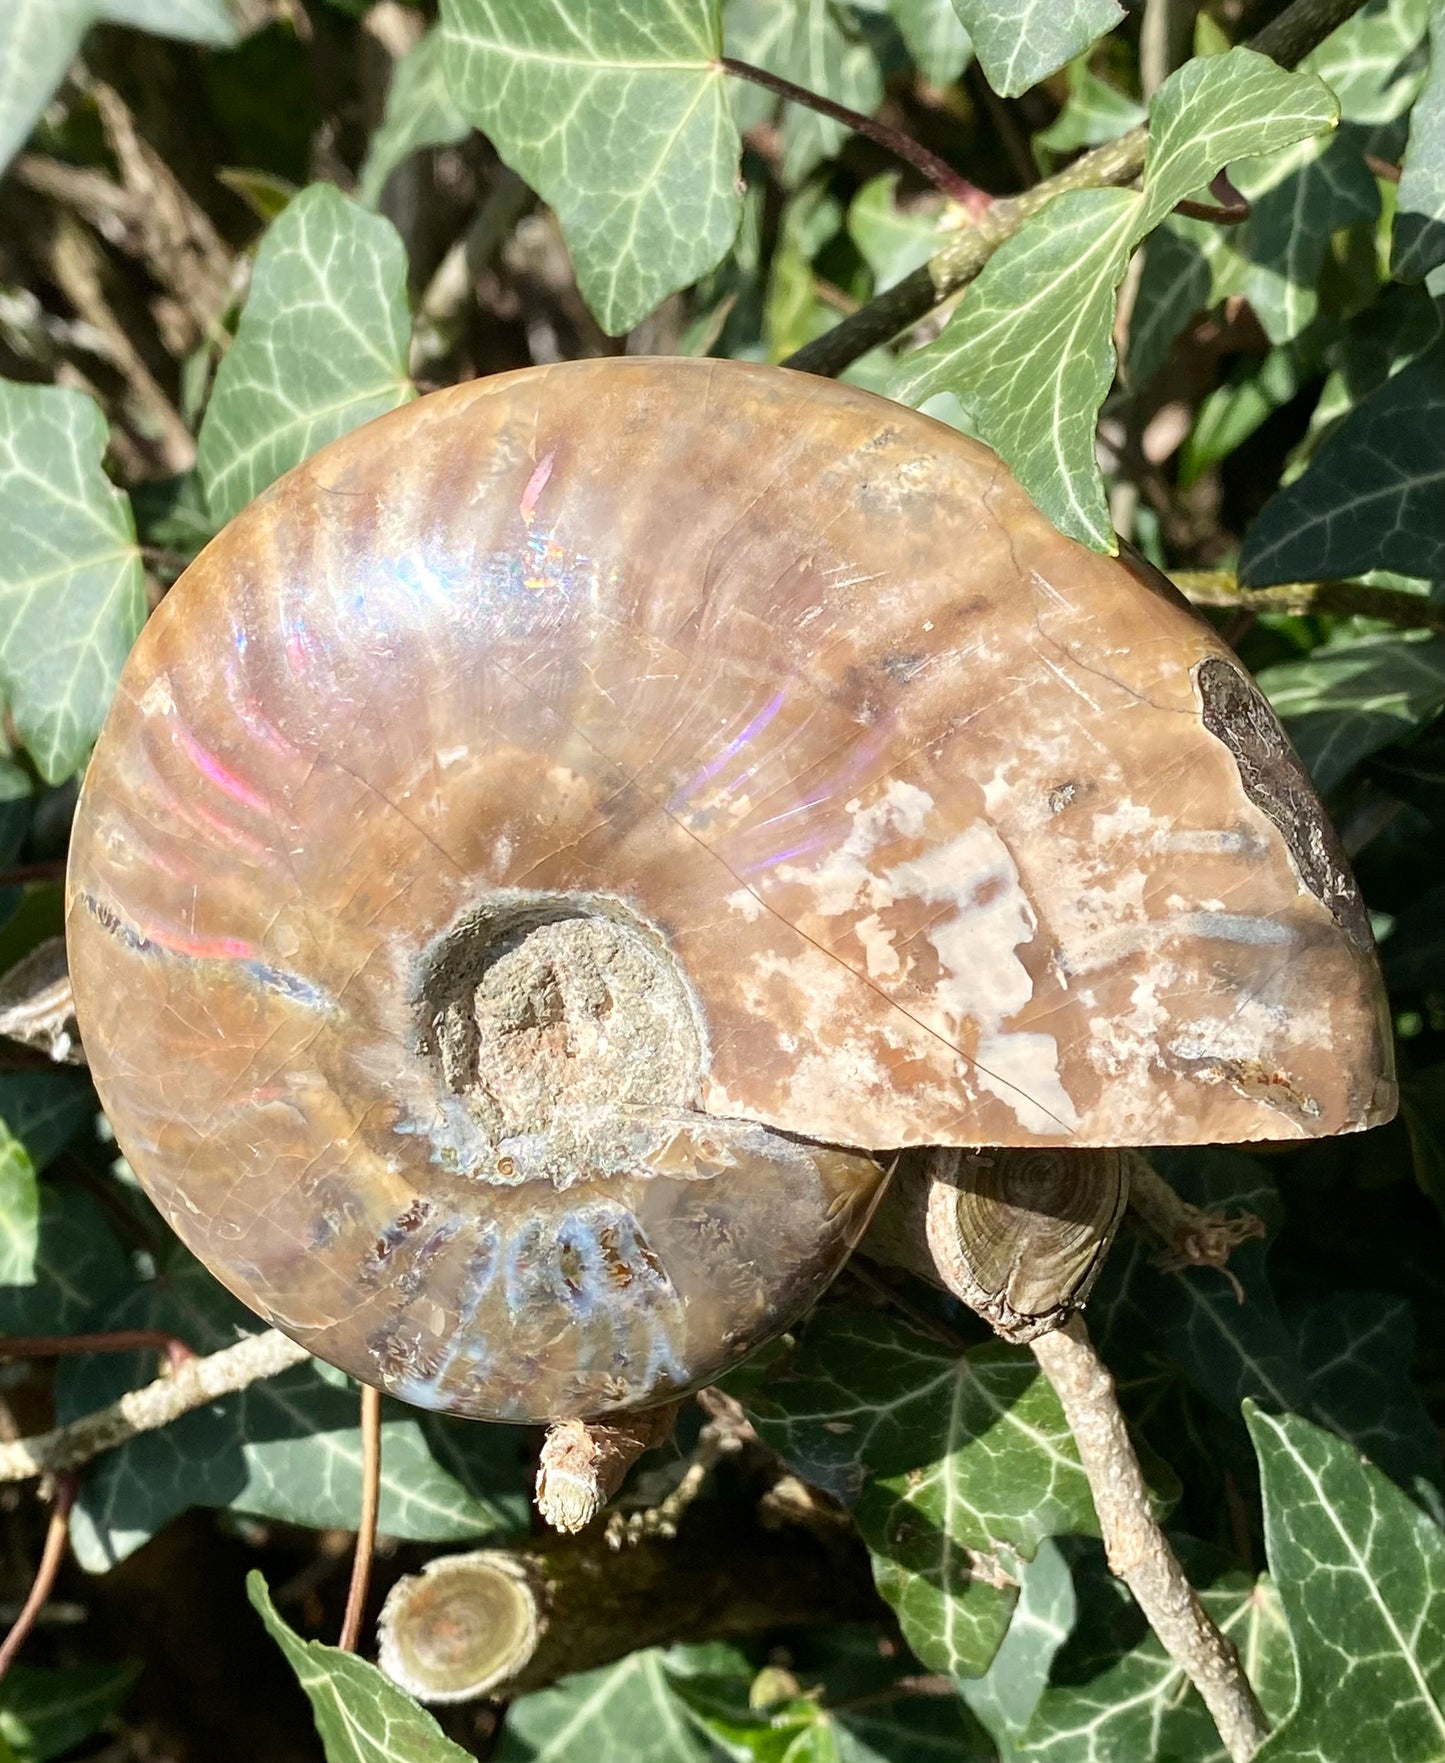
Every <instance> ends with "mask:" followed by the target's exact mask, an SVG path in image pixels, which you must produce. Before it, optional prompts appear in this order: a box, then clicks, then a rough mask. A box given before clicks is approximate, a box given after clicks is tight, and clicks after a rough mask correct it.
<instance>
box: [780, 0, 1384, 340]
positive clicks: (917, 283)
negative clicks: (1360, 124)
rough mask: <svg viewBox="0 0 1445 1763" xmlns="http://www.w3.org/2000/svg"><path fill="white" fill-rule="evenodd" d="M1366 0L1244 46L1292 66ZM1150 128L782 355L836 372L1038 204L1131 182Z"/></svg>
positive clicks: (902, 325)
mask: <svg viewBox="0 0 1445 1763" xmlns="http://www.w3.org/2000/svg"><path fill="white" fill-rule="evenodd" d="M1363 4H1364V0H1294V4H1293V5H1292V6H1290V7H1288V8H1287V9H1286V10H1285V11H1284V12H1282V13H1281V14H1280V16H1279V17H1278V18H1276V19H1274V20H1273V21H1272V22H1271V23H1269V24H1267V25H1266V26H1265V27H1264V29H1263V30H1262V31H1260V32H1259V33H1258V35H1257V36H1255V37H1253V38H1251V39H1250V42H1249V47H1250V48H1251V49H1254V50H1256V51H1257V52H1258V53H1259V54H1261V55H1268V56H1270V57H1271V58H1272V59H1273V60H1275V61H1277V62H1278V63H1279V64H1280V66H1281V67H1294V66H1295V65H1296V64H1297V63H1298V62H1299V61H1301V60H1303V58H1304V57H1305V56H1306V55H1307V54H1308V53H1309V52H1310V50H1311V49H1314V48H1315V47H1317V46H1318V45H1319V44H1320V43H1322V42H1323V41H1324V39H1325V38H1326V37H1327V36H1328V35H1329V34H1330V32H1331V31H1333V30H1334V29H1335V28H1336V27H1337V26H1339V25H1341V24H1343V23H1344V21H1345V20H1346V19H1347V18H1349V17H1351V15H1352V14H1354V13H1356V12H1358V11H1359V9H1360V7H1361V6H1362V5H1363ZM1148 145H1149V131H1148V129H1147V128H1146V127H1145V126H1144V125H1143V124H1142V123H1141V124H1140V125H1139V126H1138V127H1137V128H1132V129H1130V130H1129V131H1128V132H1127V133H1126V134H1122V135H1120V136H1119V137H1118V139H1117V140H1113V141H1108V142H1106V143H1105V144H1104V145H1103V146H1102V147H1095V148H1094V149H1093V150H1092V152H1089V153H1084V154H1082V155H1080V157H1079V158H1078V159H1076V160H1075V161H1074V162H1073V164H1072V165H1068V166H1066V167H1065V168H1064V169H1063V171H1061V172H1057V173H1056V174H1055V175H1054V176H1053V177H1051V178H1045V179H1044V180H1043V181H1042V182H1041V183H1038V184H1035V185H1034V187H1033V188H1032V189H1031V190H1025V191H1024V192H1023V194H1022V195H1019V196H1006V197H1000V198H999V199H998V200H997V201H995V202H993V203H991V204H990V205H989V207H988V208H987V209H986V210H985V211H984V213H983V214H982V215H981V216H980V218H979V219H978V220H976V221H975V223H974V224H973V225H972V226H970V227H967V228H965V229H964V230H963V231H962V232H960V233H958V234H956V235H955V236H954V237H953V238H951V239H950V240H949V241H948V242H947V243H946V244H945V245H944V246H943V247H942V248H941V249H940V250H939V251H937V252H936V253H935V254H934V256H933V257H931V258H930V259H929V261H928V262H927V263H925V264H924V265H923V266H922V267H921V268H920V269H915V270H914V271H913V272H912V273H911V274H910V275H906V276H904V278H903V280H902V281H900V282H895V283H894V285H893V286H892V287H891V288H887V289H885V290H884V292H883V293H881V294H879V295H878V296H877V297H876V298H875V299H872V300H870V301H869V302H868V303H867V305H866V306H860V307H859V309H858V311H857V312H855V313H854V314H853V316H852V317H851V318H845V319H844V320H843V322H842V323H841V324H837V325H834V327H833V329H832V330H830V331H825V332H824V334H823V335H822V336H821V337H818V338H817V339H816V340H815V341H813V342H811V343H807V344H805V345H804V347H803V348H801V349H799V350H798V351H797V352H796V353H795V354H793V355H790V356H789V357H788V358H787V360H786V361H785V362H784V363H783V366H784V367H792V368H796V369H798V370H799V371H800V372H803V373H817V374H825V375H829V374H837V373H841V372H842V371H843V369H844V368H845V367H847V366H848V365H849V364H850V363H851V362H854V361H857V360H858V358H859V357H860V356H863V355H866V354H867V353H868V351H869V350H870V349H876V348H877V347H878V345H879V344H880V343H887V342H889V341H891V339H892V338H894V337H896V336H897V335H898V333H899V332H900V331H905V330H908V329H909V328H910V327H911V326H913V325H915V324H917V323H918V321H919V319H921V318H922V317H924V316H925V314H927V313H928V312H931V311H932V310H933V308H934V307H935V306H937V305H938V304H939V303H940V302H941V301H943V300H946V299H947V298H948V297H949V295H950V294H955V293H957V292H958V290H959V289H960V288H962V287H966V286H967V284H968V283H969V282H971V281H973V280H974V279H975V278H976V277H977V276H978V275H979V274H980V272H981V271H982V269H983V266H984V265H985V264H986V263H987V262H988V260H989V258H990V257H992V256H993V254H994V252H995V251H996V250H997V249H998V248H999V246H1000V245H1001V244H1003V242H1004V240H1005V239H1009V238H1012V237H1013V235H1014V234H1015V233H1016V232H1018V231H1019V230H1020V229H1021V228H1022V227H1023V226H1024V224H1025V223H1026V222H1027V221H1029V220H1032V219H1033V217H1034V215H1036V214H1037V213H1038V212H1039V210H1040V209H1041V208H1043V207H1045V206H1046V205H1047V204H1048V203H1050V202H1052V201H1053V199H1054V197H1055V196H1062V195H1064V194H1066V193H1067V192H1068V191H1070V190H1098V189H1105V188H1107V187H1109V186H1110V185H1115V184H1128V183H1132V182H1133V180H1134V179H1135V178H1136V177H1138V176H1139V174H1140V172H1142V171H1143V169H1144V157H1145V152H1146V150H1147V148H1148Z"/></svg>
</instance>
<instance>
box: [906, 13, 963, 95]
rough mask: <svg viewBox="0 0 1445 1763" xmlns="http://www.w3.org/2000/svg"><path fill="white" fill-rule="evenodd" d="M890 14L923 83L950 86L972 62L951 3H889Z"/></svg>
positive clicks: (961, 27)
mask: <svg viewBox="0 0 1445 1763" xmlns="http://www.w3.org/2000/svg"><path fill="white" fill-rule="evenodd" d="M889 10H890V11H891V12H892V14H893V22H894V23H895V24H896V25H897V26H898V34H899V36H901V37H902V38H903V41H904V44H905V46H906V47H907V49H908V53H909V54H910V55H911V56H912V57H913V59H914V62H915V63H916V65H917V67H918V71H919V72H920V73H921V74H922V75H923V77H924V79H926V80H928V81H929V82H930V84H932V85H935V86H948V85H952V83H953V82H954V80H956V79H957V78H958V76H959V75H960V74H961V73H962V72H963V71H964V69H965V68H966V67H967V66H968V64H969V62H970V61H972V60H973V44H972V43H971V42H970V41H969V36H968V32H967V31H966V30H964V28H963V26H962V24H960V22H959V18H958V13H957V12H956V11H955V10H954V7H953V0H891V5H890V7H889Z"/></svg>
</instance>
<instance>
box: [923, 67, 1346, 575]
mask: <svg viewBox="0 0 1445 1763" xmlns="http://www.w3.org/2000/svg"><path fill="white" fill-rule="evenodd" d="M1336 114H1337V112H1336V106H1335V102H1334V99H1333V98H1332V97H1331V95H1330V93H1329V92H1328V91H1327V89H1326V88H1325V87H1324V86H1323V85H1321V84H1320V82H1319V81H1318V80H1316V79H1314V78H1312V77H1311V76H1309V75H1304V74H1291V73H1285V72H1284V71H1283V70H1282V69H1281V68H1279V67H1277V66H1276V65H1275V64H1274V62H1272V61H1270V60H1268V59H1267V58H1266V57H1265V56H1263V55H1256V54H1255V53H1254V52H1253V51H1252V50H1249V49H1232V50H1230V51H1229V53H1228V54H1227V55H1216V56H1209V57H1206V58H1205V59H1203V60H1196V61H1190V62H1188V63H1186V65H1185V66H1184V67H1182V68H1181V69H1180V70H1179V72H1178V73H1176V74H1174V75H1173V76H1172V77H1171V78H1170V79H1168V80H1166V81H1165V83H1164V85H1163V86H1161V87H1160V89H1159V91H1158V93H1157V94H1156V95H1155V98H1154V101H1153V103H1152V104H1151V105H1150V107H1149V117H1150V129H1151V138H1150V148H1149V161H1148V164H1147V166H1146V169H1145V176H1144V187H1143V189H1142V190H1141V191H1140V192H1139V193H1138V194H1137V195H1136V194H1133V193H1132V192H1130V191H1127V190H1080V191H1076V192H1074V193H1072V194H1069V195H1064V196H1058V197H1056V198H1055V199H1054V200H1053V201H1052V202H1050V203H1049V204H1048V206H1047V207H1046V208H1045V209H1044V210H1043V211H1042V213H1040V214H1039V215H1037V216H1036V217H1035V218H1034V220H1032V221H1031V222H1030V223H1029V224H1028V225H1027V226H1026V227H1024V229H1023V230H1022V231H1021V232H1019V233H1018V234H1016V235H1015V236H1014V237H1013V238H1012V239H1009V240H1007V241H1006V242H1005V243H1004V244H1003V245H1002V246H1001V247H1000V248H999V250H998V251H997V252H995V254H994V256H993V257H992V258H991V259H990V261H989V263H988V264H987V266H986V267H985V269H984V271H983V274H982V275H981V276H980V277H979V278H978V280H977V282H975V283H974V285H973V287H972V288H971V289H970V290H969V293H968V295H967V297H966V298H965V300H964V302H963V304H962V306H961V307H960V308H959V310H958V312H957V313H956V314H955V315H954V317H953V318H952V319H951V320H950V322H949V324H948V326H947V328H946V329H945V330H944V332H943V334H942V336H941V337H939V339H938V341H937V342H935V343H933V344H931V345H929V347H927V348H926V349H920V350H918V351H917V352H916V353H914V354H913V355H910V356H908V357H907V358H906V359H905V360H904V362H903V363H902V365H901V366H900V369H899V372H898V376H897V379H896V381H895V389H896V392H897V395H898V396H899V397H900V398H902V399H903V400H904V402H906V403H910V404H918V403H921V402H922V400H923V399H924V398H925V397H927V396H928V395H929V394H931V393H933V392H938V391H952V392H955V393H956V394H957V395H958V397H959V399H960V401H961V402H962V404H963V405H964V408H965V409H966V410H967V411H968V412H969V414H970V415H971V416H972V417H973V418H974V419H975V421H976V422H977V424H978V426H979V429H980V431H981V432H982V434H983V436H984V438H985V439H986V440H987V441H988V442H989V444H990V445H991V446H992V447H993V448H994V449H995V450H996V451H997V452H999V453H1000V454H1002V455H1003V457H1004V459H1005V460H1006V461H1007V462H1008V464H1009V465H1010V466H1012V468H1013V470H1014V472H1015V474H1016V475H1017V477H1018V478H1019V480H1020V482H1021V483H1022V484H1023V486H1024V488H1025V489H1026V490H1027V491H1028V492H1029V494H1030V495H1031V496H1032V497H1033V498H1034V500H1035V501H1036V502H1037V503H1038V505H1039V507H1040V508H1041V509H1043V511H1044V513H1045V514H1047V515H1048V516H1049V518H1050V519H1051V520H1052V521H1053V522H1054V524H1055V525H1056V526H1057V527H1058V528H1059V529H1060V530H1061V531H1062V532H1065V533H1067V534H1069V535H1070V536H1071V537H1073V538H1076V539H1080V540H1082V541H1083V542H1084V543H1085V544H1088V545H1090V546H1092V547H1093V548H1094V549H1095V550H1098V551H1110V552H1112V551H1115V550H1117V549H1118V542H1117V540H1116V539H1115V537H1114V532H1113V529H1112V527H1111V526H1110V524H1109V511H1108V507H1107V504H1106V502H1105V499H1104V484H1103V479H1102V477H1101V475H1100V472H1099V467H1098V464H1097V461H1096V460H1095V457H1094V424H1095V419H1096V418H1097V415H1098V411H1099V406H1100V404H1101V403H1102V402H1103V399H1104V394H1105V393H1106V392H1107V391H1108V389H1109V384H1110V381H1111V380H1112V379H1113V375H1114V365H1115V362H1114V344H1113V338H1112V332H1113V324H1114V308H1115V300H1116V295H1117V291H1118V286H1119V283H1120V281H1121V280H1122V279H1123V275H1124V271H1125V269H1126V268H1127V267H1128V262H1129V257H1130V255H1131V253H1132V252H1133V249H1134V247H1135V246H1136V245H1137V244H1138V243H1139V241H1140V240H1141V239H1142V238H1143V237H1144V236H1145V235H1146V234H1147V233H1148V232H1149V231H1150V230H1151V229H1152V228H1154V227H1155V226H1157V225H1158V224H1159V222H1160V221H1161V220H1162V219H1163V218H1164V216H1165V215H1166V214H1168V213H1169V211H1170V210H1171V209H1172V208H1173V207H1174V205H1175V204H1176V203H1177V202H1179V201H1181V200H1182V199H1183V198H1185V197H1186V196H1192V195H1194V194H1195V193H1196V192H1197V191H1199V190H1201V189H1202V188H1203V187H1204V186H1205V185H1206V184H1207V183H1208V182H1209V180H1210V179H1211V178H1212V177H1213V176H1214V174H1215V172H1217V171H1218V170H1219V169H1220V168H1221V167H1222V166H1225V165H1228V164H1229V163H1230V162H1231V161H1233V160H1235V159H1237V158H1240V157H1242V156H1244V155H1248V154H1252V153H1261V152H1264V151H1266V150H1267V149H1269V148H1272V147H1278V146H1280V145H1282V144H1284V143H1286V142H1290V141H1294V140H1297V139H1299V137H1300V136H1302V135H1308V134H1313V133H1315V132H1317V131H1318V130H1320V129H1322V128H1327V127H1329V126H1330V125H1331V123H1332V122H1333V121H1334V119H1335V116H1336Z"/></svg>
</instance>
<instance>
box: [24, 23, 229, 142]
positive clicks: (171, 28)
mask: <svg viewBox="0 0 1445 1763" xmlns="http://www.w3.org/2000/svg"><path fill="white" fill-rule="evenodd" d="M101 21H105V22H107V23H110V24H125V25H134V26H135V27H136V28H137V29H139V30H143V31H153V32H155V33H156V34H157V35H159V36H163V37H180V38H183V39H184V40H185V41H187V42H191V43H209V44H213V45H217V46H223V45H225V44H227V43H234V42H235V40H236V27H235V25H234V24H233V23H232V22H231V17H230V14H229V12H228V11H227V9H226V6H225V4H224V0H5V5H4V6H3V7H0V171H4V169H5V167H6V166H7V165H8V164H9V163H10V161H11V160H12V159H13V158H14V156H15V154H16V153H18V152H19V150H20V148H21V147H22V146H23V145H24V143H25V138H26V136H27V135H28V134H29V133H30V131H31V129H32V128H34V126H35V124H36V122H37V121H38V120H39V117H40V114H41V112H42V111H43V110H44V109H45V106H46V105H47V104H48V103H49V102H50V96H51V93H52V92H54V91H55V89H56V87H57V86H58V85H59V84H60V82H61V80H62V79H64V77H65V70H66V68H68V67H69V66H70V64H71V62H72V61H73V60H74V59H75V57H76V54H77V53H78V51H79V49H80V40H81V38H82V37H83V36H84V35H85V33H86V31H87V30H89V28H90V27H91V25H93V24H96V23H99V22H101Z"/></svg>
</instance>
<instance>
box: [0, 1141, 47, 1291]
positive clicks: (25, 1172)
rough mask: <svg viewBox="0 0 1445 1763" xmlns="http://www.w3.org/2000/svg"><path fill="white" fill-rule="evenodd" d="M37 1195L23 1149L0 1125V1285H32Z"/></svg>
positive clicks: (37, 1230)
mask: <svg viewBox="0 0 1445 1763" xmlns="http://www.w3.org/2000/svg"><path fill="white" fill-rule="evenodd" d="M39 1250H40V1193H39V1190H38V1189H37V1187H36V1185H35V1165H34V1164H33V1163H32V1162H31V1161H30V1156H29V1153H28V1152H27V1151H26V1149H25V1146H24V1145H23V1144H22V1143H21V1142H20V1140H19V1139H18V1138H16V1137H15V1135H14V1133H12V1132H11V1131H10V1130H9V1128H8V1127H7V1126H5V1124H4V1123H3V1122H0V1285H7V1286H29V1285H34V1284H35V1257H36V1255H37V1254H38V1253H39Z"/></svg>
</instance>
